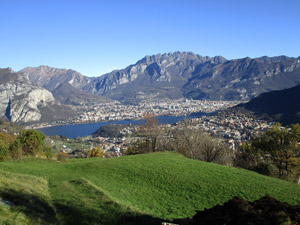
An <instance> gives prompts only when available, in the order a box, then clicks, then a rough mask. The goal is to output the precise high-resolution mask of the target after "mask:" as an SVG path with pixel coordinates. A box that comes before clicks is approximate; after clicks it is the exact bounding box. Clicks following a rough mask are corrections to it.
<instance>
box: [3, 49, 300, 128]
mask: <svg viewBox="0 0 300 225" xmlns="http://www.w3.org/2000/svg"><path fill="white" fill-rule="evenodd" d="M2 73H3V74H5V73H13V74H14V75H13V76H14V77H20V79H19V78H18V79H15V80H12V81H10V84H11V85H13V83H14V82H16V83H17V82H19V84H17V86H20V82H21V83H23V85H22V86H26V85H27V86H28V91H29V90H36V89H38V90H43V93H47V96H49V97H48V98H47V101H46V100H45V101H43V102H44V103H43V104H44V105H45V104H46V103H47V104H46V105H49V106H50V105H52V106H53V105H55V106H59V104H60V106H61V107H65V105H73V106H82V105H93V104H95V103H100V102H105V101H109V100H110V99H114V100H120V101H122V102H123V103H125V104H126V103H127V104H134V103H137V102H138V101H140V100H143V99H156V98H173V99H174V98H175V99H176V98H182V97H184V98H193V99H207V100H241V101H248V100H251V99H253V98H255V97H257V96H259V95H260V94H262V93H265V92H269V91H273V90H282V89H286V88H291V87H294V86H296V85H299V84H300V57H298V58H292V57H287V56H278V57H267V56H264V57H260V58H253V59H252V58H249V57H246V58H242V59H233V60H228V59H225V58H224V57H222V56H216V57H208V56H201V55H197V54H194V53H192V52H173V53H172V52H171V53H165V54H157V55H152V56H146V57H144V58H142V59H141V60H139V61H138V62H136V63H135V64H133V65H129V66H128V67H126V68H124V69H121V70H114V71H112V72H110V73H107V74H104V75H102V76H99V77H88V76H84V75H82V74H80V73H79V72H77V71H74V70H71V69H68V70H67V69H58V68H52V67H49V66H39V67H27V68H24V69H22V70H20V71H19V72H12V71H6V72H4V70H2ZM0 84H1V87H2V91H7V90H6V89H9V88H10V87H8V86H7V85H6V84H5V82H3V81H1V83H0ZM14 85H15V84H14ZM45 89H46V90H48V92H44V91H46V90H45ZM9 90H10V89H9ZM50 92H51V93H50ZM26 93H27V92H26ZM28 93H30V92H28ZM1 95H2V98H3V103H2V112H1V115H2V116H5V115H6V117H7V118H9V119H11V120H12V121H16V122H17V121H23V122H27V121H38V120H40V119H41V118H43V117H42V115H43V114H41V111H40V109H39V107H37V106H40V105H41V104H40V103H37V104H35V105H36V107H30V108H31V109H34V110H31V111H32V112H34V113H35V116H33V118H32V119H22V116H20V118H17V114H22V113H23V114H24V113H25V112H26V107H27V106H28V104H29V103H28V104H26V101H27V102H31V101H32V100H30V101H29V100H28V99H27V100H25V102H22V103H20V102H19V103H15V102H17V101H16V100H14V101H12V99H15V98H11V97H9V96H14V94H11V95H9V96H8V95H5V94H3V93H1ZM16 96H18V99H21V98H22V96H23V97H24V96H27V97H28V96H29V95H28V94H27V95H20V94H16ZM41 96H45V95H41ZM16 99H17V98H16ZM50 99H51V101H50ZM35 101H37V100H35ZM51 102H56V103H55V104H52V103H51ZM50 103H51V104H50ZM15 104H16V105H18V107H19V108H20V109H19V110H16V105H15ZM30 104H31V103H30ZM10 107H14V109H13V110H12V111H11V113H8V112H9V110H8V109H9V108H10ZM61 107H60V108H61ZM23 108H24V110H23ZM22 110H23V111H22ZM56 111H57V113H56V114H59V113H60V111H59V110H56ZM12 112H16V115H14V114H13V113H12ZM37 112H38V113H40V116H37V114H36V113H37ZM48 112H50V111H48ZM70 112H71V110H70ZM28 115H29V114H28ZM53 115H54V114H53ZM27 117H28V118H30V117H29V116H27ZM47 117H49V118H48V119H46V120H49V119H50V118H57V116H47ZM45 118H46V117H45Z"/></svg>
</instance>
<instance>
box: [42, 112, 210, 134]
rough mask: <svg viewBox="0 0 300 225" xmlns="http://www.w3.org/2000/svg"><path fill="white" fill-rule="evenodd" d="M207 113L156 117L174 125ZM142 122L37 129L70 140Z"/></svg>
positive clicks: (161, 121) (126, 121)
mask: <svg viewBox="0 0 300 225" xmlns="http://www.w3.org/2000/svg"><path fill="white" fill-rule="evenodd" d="M203 115H207V113H201V112H200V113H196V114H192V115H189V116H158V117H156V118H157V119H158V121H159V123H161V124H174V123H176V122H178V121H180V120H183V119H185V118H197V117H201V116H203ZM141 123H142V120H120V121H108V122H101V123H87V124H71V125H61V126H54V127H45V128H40V129H37V130H39V131H41V132H42V133H43V134H45V135H48V136H52V135H63V136H65V137H68V138H72V139H75V138H77V137H85V136H88V135H91V134H92V133H94V132H95V131H96V130H98V129H99V128H100V127H102V126H104V125H107V124H123V125H126V124H141Z"/></svg>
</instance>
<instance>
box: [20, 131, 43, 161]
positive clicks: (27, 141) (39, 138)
mask: <svg viewBox="0 0 300 225" xmlns="http://www.w3.org/2000/svg"><path fill="white" fill-rule="evenodd" d="M44 139H45V136H44V135H43V134H42V133H41V132H39V131H37V130H25V131H24V132H23V134H22V135H21V137H20V143H21V145H22V150H23V154H24V155H31V156H36V155H38V154H42V153H43V150H44V147H45V145H44Z"/></svg>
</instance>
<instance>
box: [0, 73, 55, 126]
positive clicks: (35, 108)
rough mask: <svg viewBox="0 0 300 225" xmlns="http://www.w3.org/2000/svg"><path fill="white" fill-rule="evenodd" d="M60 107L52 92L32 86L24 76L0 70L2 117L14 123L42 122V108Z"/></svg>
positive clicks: (0, 110) (0, 111)
mask: <svg viewBox="0 0 300 225" xmlns="http://www.w3.org/2000/svg"><path fill="white" fill-rule="evenodd" d="M57 105H60V103H59V102H57V101H56V100H55V99H54V97H53V95H52V94H51V92H49V91H47V90H45V89H43V88H41V87H38V86H37V85H34V84H32V83H31V82H30V81H29V80H28V79H27V78H26V77H25V76H24V75H22V74H19V73H16V72H14V71H12V70H11V69H9V68H8V69H0V115H1V117H6V118H8V119H9V120H10V121H12V122H17V123H20V122H22V123H28V122H35V121H40V120H41V118H42V113H41V111H40V109H41V108H46V107H53V106H57Z"/></svg>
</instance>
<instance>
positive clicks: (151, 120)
mask: <svg viewBox="0 0 300 225" xmlns="http://www.w3.org/2000/svg"><path fill="white" fill-rule="evenodd" d="M143 119H144V123H143V125H142V126H141V135H142V136H143V137H144V142H143V143H142V144H140V146H139V148H142V149H140V151H144V152H155V151H156V150H157V144H158V140H157V139H158V136H159V135H160V133H161V132H160V129H159V126H158V120H157V119H156V118H155V116H154V114H153V113H145V114H144V115H143Z"/></svg>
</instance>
